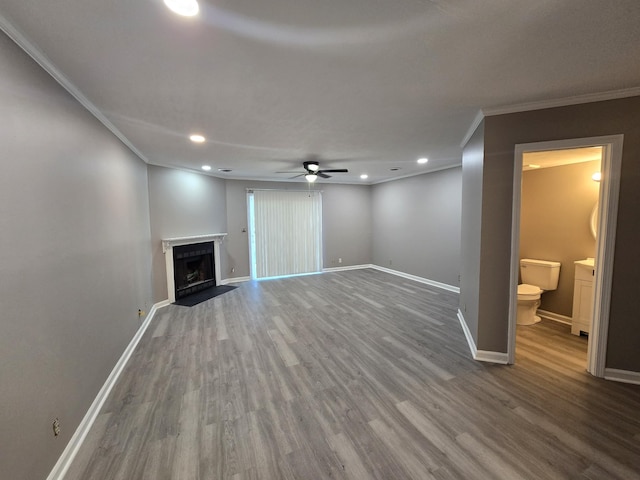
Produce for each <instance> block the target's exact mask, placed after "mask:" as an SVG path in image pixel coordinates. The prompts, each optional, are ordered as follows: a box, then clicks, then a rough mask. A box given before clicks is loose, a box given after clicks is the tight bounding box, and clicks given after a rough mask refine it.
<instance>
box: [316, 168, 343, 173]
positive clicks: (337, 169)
mask: <svg viewBox="0 0 640 480" xmlns="http://www.w3.org/2000/svg"><path fill="white" fill-rule="evenodd" d="M321 172H322V173H349V170H347V169H346V168H333V169H331V170H319V171H318V173H321Z"/></svg>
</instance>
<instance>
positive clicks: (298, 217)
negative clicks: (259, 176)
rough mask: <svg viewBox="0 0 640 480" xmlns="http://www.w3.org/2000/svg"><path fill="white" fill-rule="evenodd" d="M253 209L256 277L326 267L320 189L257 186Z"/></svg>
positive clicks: (251, 209)
mask: <svg viewBox="0 0 640 480" xmlns="http://www.w3.org/2000/svg"><path fill="white" fill-rule="evenodd" d="M249 212H250V213H249V215H250V217H253V218H252V221H250V225H251V227H252V230H253V231H252V232H251V237H252V243H253V245H252V247H251V251H252V256H254V258H253V259H252V264H253V269H254V272H253V276H254V277H255V278H266V277H278V276H282V275H294V274H300V273H313V272H319V271H321V270H322V197H321V194H320V192H314V191H310V192H302V191H297V192H296V191H286V190H255V191H253V193H251V192H249Z"/></svg>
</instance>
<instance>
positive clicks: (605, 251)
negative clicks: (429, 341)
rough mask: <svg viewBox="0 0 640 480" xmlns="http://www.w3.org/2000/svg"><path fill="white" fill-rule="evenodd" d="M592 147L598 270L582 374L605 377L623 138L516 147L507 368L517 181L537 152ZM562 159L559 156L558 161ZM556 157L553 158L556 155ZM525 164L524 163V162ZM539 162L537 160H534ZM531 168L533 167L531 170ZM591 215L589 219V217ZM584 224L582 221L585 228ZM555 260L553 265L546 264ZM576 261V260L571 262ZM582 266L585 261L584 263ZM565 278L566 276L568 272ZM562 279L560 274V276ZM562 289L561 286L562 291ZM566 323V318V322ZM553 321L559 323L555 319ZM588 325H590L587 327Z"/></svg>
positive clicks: (512, 340) (512, 327)
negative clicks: (596, 173) (596, 155)
mask: <svg viewBox="0 0 640 480" xmlns="http://www.w3.org/2000/svg"><path fill="white" fill-rule="evenodd" d="M592 147H598V149H599V150H600V151H601V157H602V160H601V169H600V170H601V173H602V179H601V181H600V189H599V195H598V201H597V205H598V206H597V208H596V211H597V215H593V219H594V227H595V228H594V230H595V233H596V237H597V239H596V242H595V255H594V256H595V264H596V265H597V268H596V269H595V273H594V281H593V300H592V301H591V305H590V306H591V307H592V309H591V311H592V315H591V319H590V328H589V330H590V331H589V339H588V351H587V371H588V372H590V373H591V374H592V375H594V376H598V377H602V376H604V360H605V355H606V338H607V331H608V323H609V318H608V315H609V303H610V295H611V277H612V267H613V265H612V264H613V248H614V239H615V230H616V225H615V220H616V218H617V204H618V189H619V176H620V164H621V158H622V135H617V136H608V137H593V138H584V139H572V140H562V141H554V142H540V143H530V144H521V145H516V148H515V158H514V188H513V212H512V242H511V292H510V305H509V307H510V308H509V344H508V359H509V363H515V349H516V311H517V285H518V278H519V265H520V242H521V231H520V228H521V208H522V179H523V165H527V168H528V169H530V168H536V167H535V165H537V164H536V163H534V162H533V161H532V160H531V159H535V158H536V156H537V155H539V154H540V152H561V151H565V150H574V152H577V150H576V149H582V151H584V152H588V151H589V150H590V149H591V151H592V152H593V151H594V149H592ZM561 156H562V154H560V157H561ZM555 157H558V155H556V156H555ZM525 158H526V159H527V162H528V163H526V164H525V163H524V161H525V160H524V159H525ZM539 158H542V157H539ZM530 165H534V166H533V167H531V166H530ZM590 216H591V215H589V217H590ZM588 220H589V219H585V222H587V221H588ZM549 260H554V259H549ZM576 260H578V259H576ZM585 260H586V259H585ZM568 273H569V275H570V274H571V272H570V271H569V272H568ZM561 275H562V272H561ZM565 277H566V274H565ZM565 287H566V286H565ZM570 318H571V317H569V316H565V318H564V319H565V321H566V320H568V319H570ZM557 320H561V319H560V318H557ZM587 323H589V322H587Z"/></svg>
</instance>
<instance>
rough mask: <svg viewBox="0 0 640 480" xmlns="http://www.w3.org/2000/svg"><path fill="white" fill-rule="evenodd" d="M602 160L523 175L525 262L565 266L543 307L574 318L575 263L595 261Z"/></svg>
mask: <svg viewBox="0 0 640 480" xmlns="http://www.w3.org/2000/svg"><path fill="white" fill-rule="evenodd" d="M597 171H600V161H599V160H597V161H592V162H583V163H574V164H572V165H563V166H560V167H553V168H541V169H539V170H528V171H525V172H523V174H522V210H521V218H520V222H521V223H520V258H535V259H539V260H553V261H557V262H560V263H561V264H562V265H561V267H560V280H559V282H558V289H557V290H554V291H549V292H546V293H545V294H544V295H543V296H542V304H541V306H540V308H541V309H542V310H546V311H549V312H553V313H557V314H560V315H564V316H567V317H571V310H572V306H573V277H574V263H573V262H574V261H576V260H582V259H585V258H587V257H594V256H595V251H596V242H595V239H594V238H593V236H592V234H591V230H590V217H591V212H592V210H593V206H594V205H595V204H596V202H597V201H598V193H599V189H600V184H599V183H598V182H594V181H593V180H592V179H591V175H592V174H593V173H594V172H597Z"/></svg>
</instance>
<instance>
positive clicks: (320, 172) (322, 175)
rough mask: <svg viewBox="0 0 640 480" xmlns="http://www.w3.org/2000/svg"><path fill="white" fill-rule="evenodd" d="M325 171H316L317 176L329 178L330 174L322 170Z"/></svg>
mask: <svg viewBox="0 0 640 480" xmlns="http://www.w3.org/2000/svg"><path fill="white" fill-rule="evenodd" d="M326 171H327V170H323V171H319V172H317V175H318V176H319V177H321V178H331V175H327V174H326V173H324V172H326Z"/></svg>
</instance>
